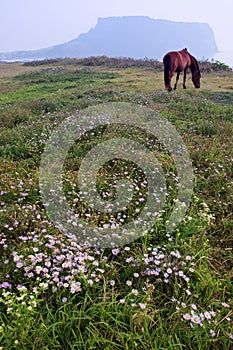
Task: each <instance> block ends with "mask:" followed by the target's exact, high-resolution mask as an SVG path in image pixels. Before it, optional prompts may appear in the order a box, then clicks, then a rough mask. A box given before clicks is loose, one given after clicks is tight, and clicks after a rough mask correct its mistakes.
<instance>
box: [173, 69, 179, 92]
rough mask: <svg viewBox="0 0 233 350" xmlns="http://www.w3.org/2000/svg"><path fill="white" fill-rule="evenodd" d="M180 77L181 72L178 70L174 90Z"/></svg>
mask: <svg viewBox="0 0 233 350" xmlns="http://www.w3.org/2000/svg"><path fill="white" fill-rule="evenodd" d="M179 77H180V72H177V74H176V82H175V85H174V90H176V87H177V83H178V80H179Z"/></svg>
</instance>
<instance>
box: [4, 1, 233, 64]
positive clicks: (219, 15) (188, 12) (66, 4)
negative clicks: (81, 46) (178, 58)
mask: <svg viewBox="0 0 233 350" xmlns="http://www.w3.org/2000/svg"><path fill="white" fill-rule="evenodd" d="M128 15H145V16H149V17H151V18H155V19H168V20H176V21H192V22H206V23H208V24H209V25H210V26H211V27H212V29H213V30H214V33H215V38H216V42H217V46H218V48H219V50H220V51H222V52H223V53H225V55H226V57H227V55H231V53H230V52H231V51H232V56H233V39H232V36H233V29H232V16H233V0H221V1H215V0H193V1H192V0H166V1H165V0H0V52H4V51H15V50H28V49H38V48H44V47H48V46H52V45H55V44H60V43H63V42H65V41H69V40H71V39H74V38H75V37H77V36H78V35H79V34H80V33H85V32H87V31H88V30H89V29H90V28H92V27H94V26H95V25H96V23H97V19H98V17H108V16H128ZM230 59H231V60H232V65H233V57H230Z"/></svg>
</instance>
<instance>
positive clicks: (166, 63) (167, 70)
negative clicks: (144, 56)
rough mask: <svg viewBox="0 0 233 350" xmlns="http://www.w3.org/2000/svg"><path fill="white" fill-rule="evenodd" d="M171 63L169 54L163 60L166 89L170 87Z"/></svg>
mask: <svg viewBox="0 0 233 350" xmlns="http://www.w3.org/2000/svg"><path fill="white" fill-rule="evenodd" d="M170 63H171V58H170V55H169V54H167V55H165V56H164V58H163V65H164V83H165V86H166V87H168V86H169V85H170Z"/></svg>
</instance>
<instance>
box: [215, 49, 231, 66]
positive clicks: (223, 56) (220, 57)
mask: <svg viewBox="0 0 233 350" xmlns="http://www.w3.org/2000/svg"><path fill="white" fill-rule="evenodd" d="M214 60H215V61H220V62H223V63H225V64H227V65H228V66H230V67H231V68H232V69H233V50H232V51H230V50H229V51H223V52H218V53H217V54H216V55H215V56H214Z"/></svg>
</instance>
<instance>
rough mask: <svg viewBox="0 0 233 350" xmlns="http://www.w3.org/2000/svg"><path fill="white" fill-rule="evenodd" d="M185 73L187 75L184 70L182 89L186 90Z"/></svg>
mask: <svg viewBox="0 0 233 350" xmlns="http://www.w3.org/2000/svg"><path fill="white" fill-rule="evenodd" d="M186 73H187V70H186V69H185V70H184V78H183V89H186V85H185V81H186Z"/></svg>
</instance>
